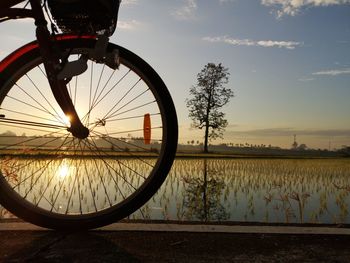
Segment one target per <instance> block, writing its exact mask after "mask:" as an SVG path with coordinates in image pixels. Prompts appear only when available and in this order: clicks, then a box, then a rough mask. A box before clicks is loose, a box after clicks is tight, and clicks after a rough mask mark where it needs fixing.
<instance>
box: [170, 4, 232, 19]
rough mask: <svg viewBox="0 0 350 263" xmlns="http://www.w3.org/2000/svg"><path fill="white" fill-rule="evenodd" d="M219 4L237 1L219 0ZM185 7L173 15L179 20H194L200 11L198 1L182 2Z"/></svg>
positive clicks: (178, 9)
mask: <svg viewBox="0 0 350 263" xmlns="http://www.w3.org/2000/svg"><path fill="white" fill-rule="evenodd" d="M217 1H218V3H219V4H225V3H231V2H232V3H233V2H235V1H237V0H217ZM182 2H183V5H182V6H180V7H179V8H177V9H176V10H175V11H174V12H172V13H171V15H172V16H173V17H175V18H176V19H178V20H194V19H195V18H196V13H197V10H198V0H182Z"/></svg>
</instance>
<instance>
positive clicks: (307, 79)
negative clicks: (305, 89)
mask: <svg viewBox="0 0 350 263" xmlns="http://www.w3.org/2000/svg"><path fill="white" fill-rule="evenodd" d="M298 80H299V81H301V82H308V81H313V80H315V79H314V78H300V79H298Z"/></svg>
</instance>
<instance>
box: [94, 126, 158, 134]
mask: <svg viewBox="0 0 350 263" xmlns="http://www.w3.org/2000/svg"><path fill="white" fill-rule="evenodd" d="M162 128H163V127H162V126H158V127H153V128H151V130H158V129H162ZM142 131H143V129H135V130H127V131H119V132H111V133H108V135H116V134H127V133H131V132H142ZM91 132H93V133H98V134H100V135H101V136H103V135H104V134H103V133H99V132H97V131H91Z"/></svg>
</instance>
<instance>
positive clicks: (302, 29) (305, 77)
mask: <svg viewBox="0 0 350 263" xmlns="http://www.w3.org/2000/svg"><path fill="white" fill-rule="evenodd" d="M0 34H1V35H2V37H1V39H2V44H1V47H0V57H4V55H5V54H6V53H8V52H9V51H11V50H13V49H14V47H16V46H17V47H18V46H19V45H20V44H24V43H26V42H28V41H30V40H32V39H33V38H34V34H33V25H32V21H30V20H23V21H20V22H18V21H15V22H7V23H5V24H3V25H0ZM111 41H112V42H114V43H117V44H119V45H121V46H124V47H126V48H128V49H130V50H132V51H133V52H135V53H136V54H138V55H139V56H141V57H142V58H144V59H145V60H146V61H147V62H148V63H149V64H151V65H152V67H153V68H154V69H155V70H156V71H157V72H158V73H159V74H160V76H161V77H162V78H163V80H164V82H165V83H166V84H167V86H168V88H169V91H170V93H171V94H172V97H173V100H174V103H175V107H176V109H177V114H178V121H179V142H180V143H187V142H188V141H191V140H195V141H202V140H203V134H204V131H201V130H197V129H194V128H191V120H190V119H189V117H188V109H187V108H186V103H185V100H186V98H188V97H189V90H190V88H191V86H193V85H195V84H196V76H197V74H198V73H199V72H200V71H201V69H202V68H203V67H204V66H205V64H207V63H209V62H211V63H222V64H223V66H225V67H227V68H228V69H229V73H230V76H229V83H228V85H227V87H229V88H231V89H232V90H233V91H234V94H235V97H234V98H232V99H231V101H230V103H229V104H228V105H226V106H225V107H224V108H223V109H222V110H223V111H224V112H225V113H226V116H225V117H226V119H227V120H228V123H229V124H228V126H227V128H226V131H225V133H224V139H221V140H216V141H213V142H212V143H217V144H219V143H234V144H237V143H249V144H257V145H260V144H265V145H273V146H280V147H283V148H290V147H291V145H292V143H293V140H294V134H295V135H296V138H297V142H298V143H299V144H302V143H304V144H306V145H307V146H308V147H309V148H317V149H318V148H321V149H334V148H341V147H342V146H343V145H348V146H350V118H349V116H348V115H349V113H350V103H349V102H348V100H349V98H350V0H171V1H170V0H123V1H122V5H121V8H120V13H119V22H118V28H117V30H116V32H115V34H114V35H113V36H112V37H111Z"/></svg>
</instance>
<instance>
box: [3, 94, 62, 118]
mask: <svg viewBox="0 0 350 263" xmlns="http://www.w3.org/2000/svg"><path fill="white" fill-rule="evenodd" d="M6 97H7V98H9V99H12V100H15V101H17V102H19V103H21V104H24V105H26V106H29V107H31V108H33V109H36V110H38V111H41V112H44V113H45V114H49V115H51V116H52V117H54V118H55V119H56V120H57V121H58V122H59V123H62V121H61V120H60V119H61V117H59V116H55V115H53V114H52V113H51V112H49V111H47V110H43V109H40V108H38V107H36V106H34V105H31V104H29V103H27V102H24V101H22V100H20V99H16V98H14V97H12V96H9V95H6Z"/></svg>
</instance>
